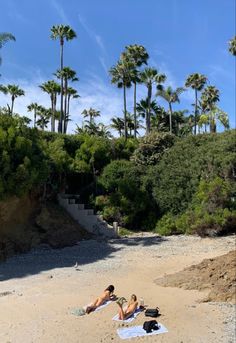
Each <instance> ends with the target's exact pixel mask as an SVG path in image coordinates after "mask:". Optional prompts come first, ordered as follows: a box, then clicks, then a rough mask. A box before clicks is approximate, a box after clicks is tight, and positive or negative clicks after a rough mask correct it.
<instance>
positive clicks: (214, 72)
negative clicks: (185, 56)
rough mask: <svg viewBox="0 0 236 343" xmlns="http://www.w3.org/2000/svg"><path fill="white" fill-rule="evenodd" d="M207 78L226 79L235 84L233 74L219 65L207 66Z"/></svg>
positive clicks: (217, 80) (215, 80)
mask: <svg viewBox="0 0 236 343" xmlns="http://www.w3.org/2000/svg"><path fill="white" fill-rule="evenodd" d="M209 69H210V73H209V79H210V81H213V82H219V81H222V80H224V81H227V82H229V81H230V82H232V83H234V84H235V75H234V74H232V73H231V72H230V71H229V70H228V69H225V68H223V67H222V66H221V65H217V64H215V65H211V66H210V67H209Z"/></svg>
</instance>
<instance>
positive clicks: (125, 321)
mask: <svg viewBox="0 0 236 343" xmlns="http://www.w3.org/2000/svg"><path fill="white" fill-rule="evenodd" d="M141 312H142V311H141V310H140V309H139V308H137V310H136V311H135V312H134V313H133V314H131V315H130V316H129V317H128V318H127V319H125V320H122V319H119V315H118V314H116V315H115V316H114V317H113V318H112V320H116V321H117V322H123V323H130V322H132V321H133V320H134V319H135V318H136V317H137V316H138V315H139V313H141Z"/></svg>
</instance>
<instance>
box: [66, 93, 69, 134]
mask: <svg viewBox="0 0 236 343" xmlns="http://www.w3.org/2000/svg"><path fill="white" fill-rule="evenodd" d="M65 113H66V121H65V133H66V132H67V126H68V119H69V113H70V94H68V98H67V109H66V112H65Z"/></svg>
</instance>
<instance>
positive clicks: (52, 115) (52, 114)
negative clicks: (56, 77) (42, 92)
mask: <svg viewBox="0 0 236 343" xmlns="http://www.w3.org/2000/svg"><path fill="white" fill-rule="evenodd" d="M53 105H54V104H53V94H51V108H52V113H51V132H54V131H53V119H54V118H53V117H54V108H53Z"/></svg>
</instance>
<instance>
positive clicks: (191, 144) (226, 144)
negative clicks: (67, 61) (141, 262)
mask: <svg viewBox="0 0 236 343" xmlns="http://www.w3.org/2000/svg"><path fill="white" fill-rule="evenodd" d="M51 38H52V39H55V40H59V42H60V51H61V54H60V56H61V60H60V62H61V64H60V68H59V69H58V70H57V71H56V72H55V73H53V75H54V79H52V80H49V81H47V82H45V83H43V84H41V85H39V88H40V89H41V90H42V91H43V92H46V93H47V94H48V96H49V97H50V101H51V108H45V107H43V106H42V105H41V104H38V103H31V104H29V105H28V108H27V110H28V111H29V112H32V113H33V118H34V119H33V122H31V120H30V119H29V118H28V117H26V116H22V115H21V114H17V113H15V112H14V105H15V101H16V100H17V98H18V97H20V96H27V94H25V92H24V90H23V89H21V88H20V87H19V86H18V85H3V84H2V85H0V91H1V92H3V93H4V94H5V95H6V96H10V99H11V102H10V104H7V106H4V107H1V109H0V199H1V200H2V201H3V200H5V199H7V198H8V197H10V196H13V195H16V196H18V197H21V196H22V195H24V194H27V193H30V192H35V191H36V193H37V194H39V195H40V201H46V200H49V199H50V200H55V199H56V196H57V194H58V193H59V192H66V193H74V194H75V193H77V194H80V197H81V200H82V201H83V202H85V203H88V204H90V205H91V206H93V207H94V208H95V209H96V211H97V213H100V214H102V215H103V217H104V219H105V220H107V221H108V222H110V223H112V222H113V221H117V222H118V223H119V225H120V226H121V227H124V228H127V229H129V230H155V231H157V232H158V233H160V234H178V233H198V234H200V235H203V236H204V235H216V234H223V233H227V232H232V231H233V229H234V228H235V227H236V183H235V177H236V147H235V142H236V141H235V130H232V129H231V130H230V127H229V119H228V115H227V113H225V112H224V111H223V110H222V109H220V108H219V107H218V102H219V101H220V91H219V90H218V89H217V88H216V87H215V86H214V85H210V84H209V82H208V79H207V76H205V75H202V74H199V73H193V74H190V75H189V76H188V77H187V79H186V80H185V84H184V85H181V86H179V87H177V88H176V89H173V88H172V87H171V86H170V85H169V84H168V79H167V77H166V75H165V74H164V73H162V72H160V71H159V70H157V69H156V68H153V67H152V66H150V65H148V60H149V54H148V52H147V50H146V49H145V47H143V46H141V45H136V44H135V45H129V46H126V47H125V49H124V51H122V52H121V54H120V57H119V60H118V62H117V64H116V65H114V66H113V67H112V68H111V69H110V71H109V73H110V79H111V83H112V84H114V85H116V86H117V87H118V88H122V90H123V104H124V110H123V116H121V117H113V118H111V124H110V125H109V126H106V125H104V124H103V123H97V122H96V120H97V119H96V118H97V117H99V116H101V113H100V111H99V110H97V109H94V108H89V109H84V110H83V112H82V113H81V115H82V116H83V117H84V122H83V125H82V127H79V126H78V125H77V129H76V131H75V132H74V133H73V134H68V123H69V121H70V120H71V119H70V102H71V101H72V100H73V101H78V99H79V94H78V92H77V90H76V89H75V88H72V85H73V84H74V82H78V81H79V79H78V77H77V74H76V71H74V70H72V69H71V68H70V67H67V66H66V67H65V66H64V59H63V51H64V50H63V47H64V43H65V42H66V44H67V43H68V41H70V40H72V39H74V38H76V33H75V32H74V31H73V30H72V28H71V27H70V26H63V25H57V26H53V27H52V28H51ZM10 40H12V41H14V40H15V37H14V36H13V35H11V34H10V33H1V34H0V48H2V47H3V45H4V44H5V43H7V42H8V41H10ZM234 43H235V38H233V39H232V40H231V41H230V46H229V51H230V52H231V53H232V54H233V55H235V49H234V46H235V44H234ZM56 79H58V80H60V83H58V82H57V81H56ZM139 84H143V85H144V86H145V87H146V97H145V98H143V99H137V96H136V95H137V87H138V86H139ZM130 87H133V91H134V96H133V113H129V112H128V111H127V94H126V91H127V89H128V88H130ZM188 88H191V89H192V90H193V91H194V93H193V94H194V98H193V102H194V104H193V109H191V110H186V109H181V110H175V109H174V107H175V104H176V103H180V101H181V95H182V93H183V92H185V91H186V89H188ZM160 98H161V99H162V100H164V103H165V104H166V107H162V106H160V104H159V102H158V101H159V99H160ZM59 102H60V103H59ZM59 105H60V106H59ZM59 107H60V108H59ZM49 123H50V129H49V130H48V131H47V130H45V129H47V127H48V125H49ZM219 123H220V124H221V128H224V130H225V132H222V133H217V127H218V124H219ZM112 130H113V133H112V132H111V131H112ZM57 131H58V132H57ZM115 131H116V133H114V132H115ZM141 131H142V132H143V135H142V134H141ZM118 136H119V137H118Z"/></svg>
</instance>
